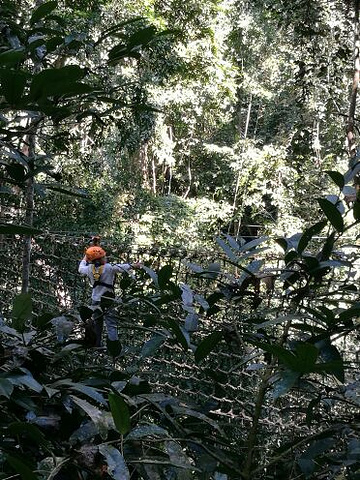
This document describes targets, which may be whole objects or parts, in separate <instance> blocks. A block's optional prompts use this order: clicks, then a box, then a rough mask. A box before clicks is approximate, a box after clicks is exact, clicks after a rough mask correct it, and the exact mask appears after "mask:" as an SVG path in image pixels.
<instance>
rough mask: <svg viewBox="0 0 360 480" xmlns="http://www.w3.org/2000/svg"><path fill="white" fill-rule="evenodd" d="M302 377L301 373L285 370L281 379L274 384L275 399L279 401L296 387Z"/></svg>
mask: <svg viewBox="0 0 360 480" xmlns="http://www.w3.org/2000/svg"><path fill="white" fill-rule="evenodd" d="M299 377H300V374H299V372H294V371H293V370H287V369H285V370H284V371H283V372H281V373H280V378H279V380H277V381H276V382H275V384H274V388H273V397H274V399H278V398H279V397H281V396H283V395H285V394H286V393H287V392H288V391H289V390H291V388H292V387H293V386H294V385H295V383H296V382H297V381H298V379H299Z"/></svg>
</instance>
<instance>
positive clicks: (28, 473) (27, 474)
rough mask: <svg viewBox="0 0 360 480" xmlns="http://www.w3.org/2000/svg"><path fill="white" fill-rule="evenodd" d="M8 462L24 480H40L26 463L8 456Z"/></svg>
mask: <svg viewBox="0 0 360 480" xmlns="http://www.w3.org/2000/svg"><path fill="white" fill-rule="evenodd" d="M6 461H7V462H8V463H9V464H10V465H11V466H12V468H13V469H14V470H15V472H16V473H18V474H19V475H20V477H21V478H22V480H38V476H37V475H35V473H34V472H33V470H32V469H31V468H30V467H29V466H28V465H26V463H24V461H23V460H22V459H21V460H20V459H19V458H18V457H15V456H13V455H6Z"/></svg>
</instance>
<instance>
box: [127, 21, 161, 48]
mask: <svg viewBox="0 0 360 480" xmlns="http://www.w3.org/2000/svg"><path fill="white" fill-rule="evenodd" d="M155 35H156V27H154V26H153V25H150V26H149V27H145V28H143V29H141V30H138V31H136V32H135V33H133V34H132V35H131V36H130V38H129V40H128V42H127V43H128V45H129V47H130V48H134V47H135V46H145V45H147V44H148V43H149V42H151V40H153V38H154V37H155Z"/></svg>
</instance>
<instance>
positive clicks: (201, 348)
mask: <svg viewBox="0 0 360 480" xmlns="http://www.w3.org/2000/svg"><path fill="white" fill-rule="evenodd" d="M222 338H223V332H220V331H216V332H213V333H211V334H210V335H209V336H207V337H206V338H204V340H202V341H201V342H200V343H199V345H198V346H197V348H196V350H195V360H196V362H200V361H201V360H203V359H204V358H205V357H207V355H209V353H211V352H212V351H213V350H214V348H215V347H216V345H217V344H218V343H219V342H220V341H221V340H222Z"/></svg>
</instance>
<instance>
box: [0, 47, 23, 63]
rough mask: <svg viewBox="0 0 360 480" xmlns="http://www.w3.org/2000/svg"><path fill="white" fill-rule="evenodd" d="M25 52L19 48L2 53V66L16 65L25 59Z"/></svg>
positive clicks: (0, 59)
mask: <svg viewBox="0 0 360 480" xmlns="http://www.w3.org/2000/svg"><path fill="white" fill-rule="evenodd" d="M25 55H26V54H25V50H24V49H23V48H18V49H14V50H6V51H5V52H2V53H0V65H8V66H10V65H15V64H17V63H19V62H21V61H22V60H24V58H25Z"/></svg>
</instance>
